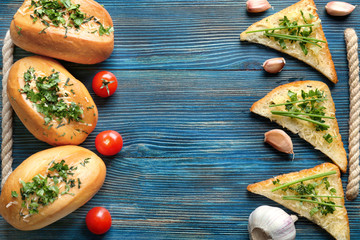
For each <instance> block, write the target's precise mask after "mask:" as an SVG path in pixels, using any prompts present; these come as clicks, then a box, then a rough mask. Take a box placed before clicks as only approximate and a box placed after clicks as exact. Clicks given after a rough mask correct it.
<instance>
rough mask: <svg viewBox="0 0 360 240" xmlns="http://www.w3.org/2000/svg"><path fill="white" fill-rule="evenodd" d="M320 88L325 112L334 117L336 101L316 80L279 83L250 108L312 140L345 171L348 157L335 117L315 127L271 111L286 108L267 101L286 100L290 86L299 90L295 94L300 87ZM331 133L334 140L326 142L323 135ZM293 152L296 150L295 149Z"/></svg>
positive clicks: (312, 142) (327, 89)
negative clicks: (326, 127) (318, 129)
mask: <svg viewBox="0 0 360 240" xmlns="http://www.w3.org/2000/svg"><path fill="white" fill-rule="evenodd" d="M311 89H312V90H314V91H315V90H316V89H318V90H320V91H323V92H324V95H325V97H326V99H327V100H325V101H324V102H323V103H322V106H324V107H325V108H326V109H325V110H324V111H325V115H326V116H330V117H335V104H334V101H333V99H332V97H331V92H330V89H329V88H328V86H327V85H326V84H325V83H323V82H319V81H297V82H292V83H288V84H285V85H281V86H279V87H277V88H275V89H274V90H272V91H271V92H270V93H268V94H267V95H266V96H265V97H264V98H262V99H260V100H259V101H257V102H255V103H254V104H253V105H252V107H251V108H250V111H251V112H253V113H256V114H259V115H261V116H263V117H267V118H269V119H270V120H271V121H275V122H276V123H278V124H279V125H281V126H282V127H285V128H287V129H289V130H290V131H291V132H293V133H297V134H299V136H300V137H301V138H303V139H305V140H306V141H308V142H309V143H310V144H312V145H313V146H314V147H315V148H316V149H318V150H320V151H321V152H323V153H324V154H325V155H327V156H328V157H329V158H330V159H331V160H332V161H333V162H334V163H335V164H336V165H338V166H339V168H340V169H341V171H342V172H346V168H347V158H346V151H345V149H344V144H343V142H342V141H341V135H340V132H339V127H338V123H337V120H336V118H334V119H328V118H327V119H325V118H324V119H323V120H325V124H327V125H329V126H330V128H329V129H328V130H324V131H316V129H315V125H314V124H313V123H310V122H307V121H303V120H299V119H295V118H290V117H284V116H279V115H274V114H272V113H271V111H285V107H284V106H278V107H271V108H270V107H269V105H270V104H272V103H275V104H280V103H285V102H286V101H287V100H289V97H288V91H289V90H291V91H292V92H294V93H297V94H298V98H299V99H302V98H301V90H304V91H305V92H309V90H311ZM327 133H329V134H331V135H332V136H333V142H332V143H328V142H327V141H326V140H325V138H324V135H325V134H327ZM295 152H296V150H295Z"/></svg>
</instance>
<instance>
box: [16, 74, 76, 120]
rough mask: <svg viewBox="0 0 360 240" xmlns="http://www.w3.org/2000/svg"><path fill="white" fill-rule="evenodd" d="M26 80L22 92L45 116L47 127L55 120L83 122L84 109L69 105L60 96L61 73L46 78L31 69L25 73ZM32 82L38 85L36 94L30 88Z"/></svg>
mask: <svg viewBox="0 0 360 240" xmlns="http://www.w3.org/2000/svg"><path fill="white" fill-rule="evenodd" d="M54 71H55V70H54ZM24 80H25V85H24V87H23V88H22V89H20V92H21V93H23V94H26V98H27V99H29V100H30V101H31V102H33V103H34V104H35V106H36V110H37V111H38V112H39V113H42V114H43V115H44V120H45V125H48V124H49V123H50V122H51V121H52V120H53V119H56V120H57V121H58V122H61V121H62V119H64V118H66V119H68V120H69V121H76V122H81V121H82V118H81V115H82V114H83V110H82V107H81V106H80V105H79V104H76V103H74V102H71V103H70V104H67V103H65V101H64V100H63V99H61V98H60V97H59V95H58V91H59V90H60V87H59V82H60V81H61V80H60V79H59V72H53V73H52V74H50V75H49V76H45V77H37V76H36V75H35V69H34V68H29V69H28V70H27V71H26V72H25V73H24ZM32 81H35V83H36V89H37V91H36V92H35V91H34V89H32V88H31V87H30V83H31V82H32Z"/></svg>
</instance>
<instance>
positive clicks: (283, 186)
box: [271, 171, 337, 192]
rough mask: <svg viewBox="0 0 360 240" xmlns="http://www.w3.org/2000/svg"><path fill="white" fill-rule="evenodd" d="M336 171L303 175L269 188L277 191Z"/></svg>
mask: <svg viewBox="0 0 360 240" xmlns="http://www.w3.org/2000/svg"><path fill="white" fill-rule="evenodd" d="M336 173H337V172H336V171H329V172H324V173H319V174H315V175H312V176H308V177H305V178H301V179H297V180H294V181H291V182H288V183H284V184H282V185H280V186H278V187H275V188H273V189H272V190H271V192H275V191H277V190H279V189H283V188H286V187H289V186H291V185H294V184H296V183H300V182H305V181H308V180H312V179H316V178H321V177H325V176H329V175H333V174H336Z"/></svg>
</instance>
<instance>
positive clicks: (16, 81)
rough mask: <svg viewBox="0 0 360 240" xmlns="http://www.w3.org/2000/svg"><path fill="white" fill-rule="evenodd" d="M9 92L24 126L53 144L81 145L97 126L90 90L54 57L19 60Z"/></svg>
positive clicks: (9, 84) (34, 57)
mask: <svg viewBox="0 0 360 240" xmlns="http://www.w3.org/2000/svg"><path fill="white" fill-rule="evenodd" d="M7 94H8V97H9V100H10V103H11V105H12V107H13V108H14V110H15V112H16V114H17V115H18V117H19V118H20V120H21V121H22V123H23V124H24V125H25V127H26V128H27V129H28V130H29V131H30V132H31V133H32V134H33V135H34V136H35V137H36V138H37V139H39V140H41V141H44V142H47V143H48V144H50V145H54V146H56V145H68V144H71V145H78V144H80V143H82V142H83V141H85V139H86V138H87V136H88V135H89V134H90V133H91V132H92V131H93V130H94V129H95V126H96V123H97V120H98V111H97V108H96V105H95V103H94V101H93V99H92V97H91V96H90V94H89V92H88V90H87V89H86V87H85V86H84V84H82V83H81V82H80V81H79V80H77V79H75V78H74V77H73V76H72V75H71V74H70V73H69V72H68V71H67V70H66V69H65V68H64V67H63V66H61V65H60V64H59V63H58V62H57V61H55V60H53V59H50V58H46V57H40V56H32V57H26V58H23V59H21V60H19V61H17V62H16V63H15V64H14V65H13V66H12V68H11V70H10V73H9V78H8V83H7Z"/></svg>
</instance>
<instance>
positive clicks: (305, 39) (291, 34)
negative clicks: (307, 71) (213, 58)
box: [246, 10, 326, 55]
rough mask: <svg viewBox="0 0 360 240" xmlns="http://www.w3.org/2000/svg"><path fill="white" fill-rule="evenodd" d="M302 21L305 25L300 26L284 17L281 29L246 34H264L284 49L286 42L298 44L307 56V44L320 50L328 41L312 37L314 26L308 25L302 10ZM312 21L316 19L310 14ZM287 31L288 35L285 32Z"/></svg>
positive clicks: (281, 21)
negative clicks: (322, 44)
mask: <svg viewBox="0 0 360 240" xmlns="http://www.w3.org/2000/svg"><path fill="white" fill-rule="evenodd" d="M300 13H301V16H302V20H303V21H304V23H305V24H300V25H299V24H298V21H290V20H289V18H288V17H287V16H284V17H283V18H282V19H280V20H279V27H275V28H265V29H258V30H254V31H248V32H246V33H255V32H264V35H265V36H266V37H268V38H274V40H275V41H277V42H279V44H280V46H281V48H282V49H286V48H287V47H286V42H285V40H286V41H289V42H290V43H294V42H298V43H299V46H300V48H301V50H302V51H303V53H304V54H305V55H307V54H308V52H309V51H308V49H307V46H306V45H307V44H312V45H315V46H317V47H319V48H322V46H321V45H320V44H319V43H326V41H324V40H321V39H317V38H313V37H310V35H311V34H312V33H313V26H314V24H312V23H308V19H306V18H305V16H304V13H303V11H301V10H300ZM309 18H310V20H311V19H313V18H315V17H314V16H313V15H312V14H309ZM283 30H286V31H287V32H286V34H283V32H275V31H283Z"/></svg>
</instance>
